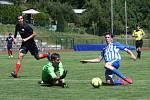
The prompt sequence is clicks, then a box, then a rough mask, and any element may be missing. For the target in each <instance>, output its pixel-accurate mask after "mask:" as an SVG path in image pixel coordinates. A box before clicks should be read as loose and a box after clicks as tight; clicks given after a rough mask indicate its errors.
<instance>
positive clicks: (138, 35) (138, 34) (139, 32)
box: [132, 29, 145, 40]
mask: <svg viewBox="0 0 150 100" xmlns="http://www.w3.org/2000/svg"><path fill="white" fill-rule="evenodd" d="M144 35H145V33H144V31H143V30H142V29H139V30H134V31H133V33H132V36H133V37H135V40H141V39H142V38H143V36H144Z"/></svg>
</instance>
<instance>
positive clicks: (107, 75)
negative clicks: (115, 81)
mask: <svg viewBox="0 0 150 100" xmlns="http://www.w3.org/2000/svg"><path fill="white" fill-rule="evenodd" d="M112 66H113V67H115V68H116V69H118V68H119V66H120V61H114V62H113V63H112ZM114 75H115V74H114V72H113V71H111V70H109V69H106V71H105V78H106V79H110V78H111V79H112V78H113V77H114Z"/></svg>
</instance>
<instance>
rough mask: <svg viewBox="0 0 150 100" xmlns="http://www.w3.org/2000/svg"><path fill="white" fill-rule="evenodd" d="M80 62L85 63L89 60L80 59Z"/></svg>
mask: <svg viewBox="0 0 150 100" xmlns="http://www.w3.org/2000/svg"><path fill="white" fill-rule="evenodd" d="M80 62H81V63H82V64H84V63H88V62H87V61H85V60H80Z"/></svg>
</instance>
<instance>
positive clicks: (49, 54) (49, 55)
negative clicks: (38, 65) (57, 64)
mask: <svg viewBox="0 0 150 100" xmlns="http://www.w3.org/2000/svg"><path fill="white" fill-rule="evenodd" d="M47 59H48V60H49V61H50V60H51V53H50V52H48V56H47Z"/></svg>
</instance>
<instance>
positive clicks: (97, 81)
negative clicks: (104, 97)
mask: <svg viewBox="0 0 150 100" xmlns="http://www.w3.org/2000/svg"><path fill="white" fill-rule="evenodd" d="M91 84H92V86H93V87H94V88H99V87H100V86H101V85H102V80H101V79H100V78H99V77H95V78H93V79H92V81H91Z"/></svg>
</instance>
